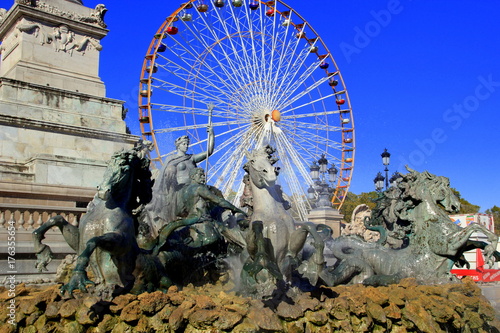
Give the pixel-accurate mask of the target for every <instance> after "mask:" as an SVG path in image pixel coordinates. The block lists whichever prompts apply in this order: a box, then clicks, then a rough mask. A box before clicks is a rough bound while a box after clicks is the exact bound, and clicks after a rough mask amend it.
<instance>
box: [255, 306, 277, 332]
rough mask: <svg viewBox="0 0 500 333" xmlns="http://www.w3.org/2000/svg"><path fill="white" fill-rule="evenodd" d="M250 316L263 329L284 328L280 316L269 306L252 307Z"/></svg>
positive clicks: (275, 329) (274, 330)
mask: <svg viewBox="0 0 500 333" xmlns="http://www.w3.org/2000/svg"><path fill="white" fill-rule="evenodd" d="M248 318H249V319H250V320H251V321H252V322H254V323H255V324H256V325H257V326H259V327H260V328H261V329H263V330H267V331H273V332H280V331H282V330H283V325H282V324H281V321H280V320H279V318H278V316H277V315H276V314H275V313H274V312H273V311H272V310H271V309H269V308H262V309H251V310H250V313H249V314H248Z"/></svg>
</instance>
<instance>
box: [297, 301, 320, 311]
mask: <svg viewBox="0 0 500 333" xmlns="http://www.w3.org/2000/svg"><path fill="white" fill-rule="evenodd" d="M297 304H298V305H299V306H300V307H301V308H302V311H303V312H306V311H307V310H311V311H316V310H319V309H320V308H321V303H320V302H319V300H317V299H316V298H300V299H299V300H298V301H297Z"/></svg>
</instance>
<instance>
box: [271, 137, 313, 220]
mask: <svg viewBox="0 0 500 333" xmlns="http://www.w3.org/2000/svg"><path fill="white" fill-rule="evenodd" d="M277 143H278V146H282V149H283V151H286V152H287V154H284V155H283V156H282V163H283V166H284V169H285V170H286V172H284V176H285V178H286V180H287V185H288V186H289V187H290V190H291V194H292V197H295V198H296V199H298V197H300V196H304V195H305V190H304V189H303V187H302V186H300V184H301V183H303V182H305V183H306V184H309V185H310V184H312V180H311V178H310V176H309V172H308V171H307V170H306V168H305V167H304V163H305V161H304V160H303V159H302V158H299V157H298V155H297V153H296V150H295V149H294V147H293V146H292V145H291V144H290V142H289V141H288V140H287V138H286V137H285V136H284V135H279V136H278V138H277ZM296 172H298V174H299V175H300V176H301V178H302V179H303V181H299V177H298V176H297V174H296ZM294 201H295V202H297V203H299V205H298V207H297V208H298V210H299V213H300V215H301V217H302V220H305V218H306V216H307V207H306V206H305V200H294Z"/></svg>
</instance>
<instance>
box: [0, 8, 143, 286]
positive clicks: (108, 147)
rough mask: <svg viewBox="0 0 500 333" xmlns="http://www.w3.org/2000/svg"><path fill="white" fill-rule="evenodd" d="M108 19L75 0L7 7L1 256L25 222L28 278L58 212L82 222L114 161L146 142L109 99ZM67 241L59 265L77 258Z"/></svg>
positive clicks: (0, 132)
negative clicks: (36, 244)
mask: <svg viewBox="0 0 500 333" xmlns="http://www.w3.org/2000/svg"><path fill="white" fill-rule="evenodd" d="M3 4H4V5H5V1H4V2H3ZM105 13H106V7H105V6H104V5H97V6H96V7H95V8H88V7H85V6H83V4H82V1H65V0H44V1H27V0H16V1H15V2H14V3H13V4H12V6H11V7H10V8H6V9H0V41H1V45H0V52H1V53H0V57H1V63H0V243H1V244H2V245H1V246H0V251H1V252H2V253H6V252H7V251H6V248H5V244H6V242H5V240H6V237H7V236H6V235H7V229H6V228H7V225H8V224H9V223H10V225H15V227H16V230H17V233H16V249H17V254H16V257H17V259H18V262H17V263H18V265H21V266H23V267H20V266H18V267H17V268H18V271H19V272H20V271H25V272H26V273H29V272H30V270H32V267H33V262H34V260H33V261H31V259H34V258H31V257H29V256H28V254H27V253H30V252H32V242H31V235H30V234H31V231H32V230H33V229H34V228H36V227H37V226H38V225H40V224H41V223H42V222H45V221H47V220H48V218H49V216H50V215H54V214H61V213H62V214H63V215H65V216H67V218H68V219H69V220H70V222H71V223H73V224H75V225H76V224H78V221H79V219H80V217H81V214H82V213H84V212H85V208H86V205H87V203H88V202H89V201H91V200H92V197H93V196H94V194H95V187H96V186H97V185H98V182H99V181H100V180H101V179H102V175H103V173H104V170H105V169H106V161H107V160H108V159H109V156H110V155H112V153H113V152H115V151H117V150H119V149H121V148H130V147H132V146H133V143H134V142H136V141H137V137H135V136H132V135H129V134H127V133H126V125H125V122H124V121H123V118H124V112H123V103H124V102H123V101H119V100H115V99H110V98H107V97H106V92H105V85H104V83H103V82H102V80H101V79H100V77H99V56H100V52H101V50H102V46H101V43H100V41H101V39H102V38H104V37H105V36H106V34H107V33H108V30H107V29H106V24H105V23H104V14H105ZM48 235H49V236H50V232H49V233H48ZM50 237H52V236H50ZM53 237H58V236H56V234H55V233H54V236H53ZM56 239H57V238H56ZM61 240H62V239H61ZM62 244H63V243H61V246H60V247H58V246H55V247H54V252H55V253H56V257H57V253H59V259H62V257H64V255H65V253H68V252H69V248H68V247H67V246H65V245H64V246H63V245H62ZM22 259H28V260H27V261H29V263H26V267H25V268H26V269H25V268H24V264H22V263H21V262H22V261H23V260H22ZM59 261H60V260H55V261H54V263H53V264H51V266H49V270H50V273H53V272H55V269H56V267H57V264H58V262H59ZM28 268H29V270H28ZM0 274H5V272H3V271H2V272H0ZM17 278H18V279H19V280H21V281H22V280H24V279H25V278H26V276H24V275H23V274H21V273H19V276H18V277H17Z"/></svg>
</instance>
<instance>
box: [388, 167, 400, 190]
mask: <svg viewBox="0 0 500 333" xmlns="http://www.w3.org/2000/svg"><path fill="white" fill-rule="evenodd" d="M401 179H403V176H402V175H401V174H400V173H399V172H397V171H396V172H394V173H393V174H392V176H391V179H389V183H390V184H391V186H396V185H397V183H399V182H400V181H401Z"/></svg>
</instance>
